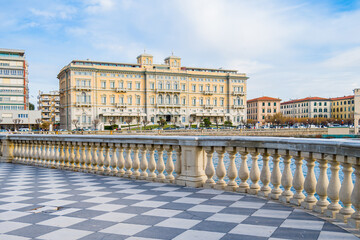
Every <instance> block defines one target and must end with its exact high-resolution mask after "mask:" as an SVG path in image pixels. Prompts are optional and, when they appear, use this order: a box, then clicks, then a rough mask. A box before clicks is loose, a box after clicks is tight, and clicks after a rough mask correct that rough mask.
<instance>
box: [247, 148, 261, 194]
mask: <svg viewBox="0 0 360 240" xmlns="http://www.w3.org/2000/svg"><path fill="white" fill-rule="evenodd" d="M249 152H250V154H251V169H250V179H251V185H250V189H249V190H248V193H250V194H253V195H256V194H257V193H258V192H259V190H260V185H259V183H258V182H259V180H260V169H259V164H258V159H259V154H260V153H259V152H258V150H257V149H256V148H251V149H249Z"/></svg>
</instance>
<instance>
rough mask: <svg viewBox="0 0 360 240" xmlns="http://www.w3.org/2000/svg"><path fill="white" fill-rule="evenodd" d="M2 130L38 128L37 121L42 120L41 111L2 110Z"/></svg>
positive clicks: (0, 119)
mask: <svg viewBox="0 0 360 240" xmlns="http://www.w3.org/2000/svg"><path fill="white" fill-rule="evenodd" d="M0 117H1V118H0V126H1V129H7V130H15V129H20V128H29V129H31V128H32V127H35V128H37V125H38V123H37V121H36V119H40V118H41V111H39V110H31V111H30V110H0Z"/></svg>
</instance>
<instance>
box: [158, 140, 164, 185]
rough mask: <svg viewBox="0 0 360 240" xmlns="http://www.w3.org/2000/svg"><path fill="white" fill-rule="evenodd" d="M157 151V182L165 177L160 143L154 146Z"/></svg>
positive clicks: (162, 180) (162, 149)
mask: <svg viewBox="0 0 360 240" xmlns="http://www.w3.org/2000/svg"><path fill="white" fill-rule="evenodd" d="M156 149H157V152H158V160H157V163H156V170H157V171H158V175H157V178H156V181H157V182H164V179H165V175H164V173H163V172H164V170H165V164H164V147H163V146H162V145H157V146H156Z"/></svg>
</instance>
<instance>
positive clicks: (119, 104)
mask: <svg viewBox="0 0 360 240" xmlns="http://www.w3.org/2000/svg"><path fill="white" fill-rule="evenodd" d="M115 107H117V108H126V107H127V104H126V103H115Z"/></svg>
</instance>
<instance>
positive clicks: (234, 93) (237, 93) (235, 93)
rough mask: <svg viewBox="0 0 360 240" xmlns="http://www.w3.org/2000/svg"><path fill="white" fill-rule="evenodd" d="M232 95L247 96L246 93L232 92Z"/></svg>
mask: <svg viewBox="0 0 360 240" xmlns="http://www.w3.org/2000/svg"><path fill="white" fill-rule="evenodd" d="M231 95H233V96H245V92H238V91H232V93H231Z"/></svg>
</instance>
